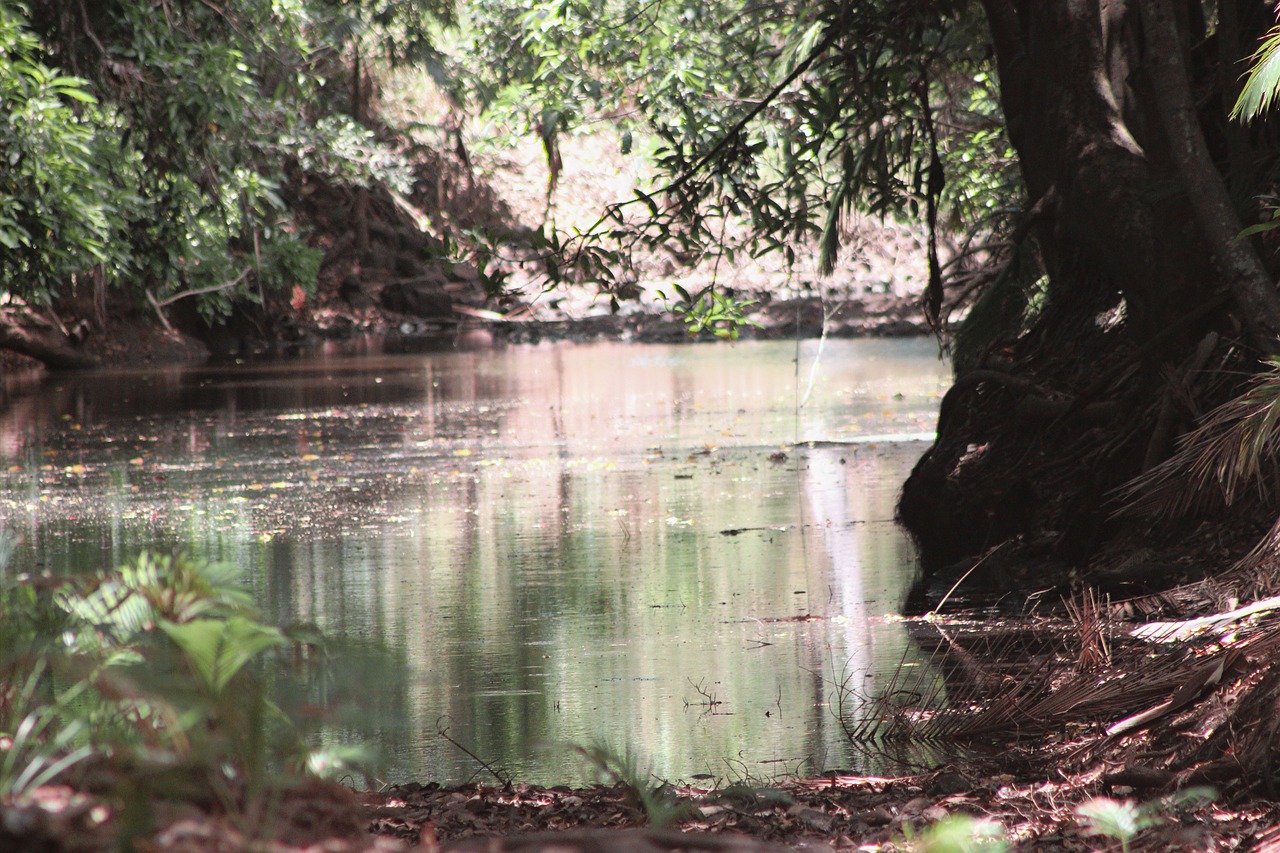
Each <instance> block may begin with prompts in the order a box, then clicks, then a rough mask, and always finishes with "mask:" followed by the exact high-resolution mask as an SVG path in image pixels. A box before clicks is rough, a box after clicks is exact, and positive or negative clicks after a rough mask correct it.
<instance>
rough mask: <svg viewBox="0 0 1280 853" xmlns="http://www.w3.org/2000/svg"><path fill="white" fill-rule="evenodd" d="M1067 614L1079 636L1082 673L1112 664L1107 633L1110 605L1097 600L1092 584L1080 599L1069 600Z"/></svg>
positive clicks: (1079, 661) (1078, 659) (1079, 665)
mask: <svg viewBox="0 0 1280 853" xmlns="http://www.w3.org/2000/svg"><path fill="white" fill-rule="evenodd" d="M1065 603H1066V609H1067V616H1068V617H1069V618H1070V619H1071V622H1072V624H1073V625H1075V629H1076V633H1077V634H1078V636H1079V637H1080V654H1079V655H1078V656H1077V657H1076V666H1077V667H1078V668H1079V670H1080V671H1081V672H1095V671H1097V670H1100V669H1104V668H1105V667H1107V666H1110V665H1111V644H1110V643H1109V642H1108V638H1107V635H1108V633H1109V631H1110V627H1111V619H1110V609H1111V608H1110V605H1107V606H1104V605H1103V604H1102V602H1100V601H1099V600H1098V593H1097V592H1096V591H1095V590H1094V588H1093V587H1085V589H1084V592H1082V593H1081V595H1080V600H1079V601H1076V600H1075V599H1068V600H1067V601H1066V602H1065Z"/></svg>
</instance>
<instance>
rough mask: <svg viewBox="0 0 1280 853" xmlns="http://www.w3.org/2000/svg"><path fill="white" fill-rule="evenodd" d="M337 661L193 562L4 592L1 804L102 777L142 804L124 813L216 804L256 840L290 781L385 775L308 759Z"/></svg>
mask: <svg viewBox="0 0 1280 853" xmlns="http://www.w3.org/2000/svg"><path fill="white" fill-rule="evenodd" d="M329 648H330V647H329V646H328V645H327V644H326V643H325V641H324V640H323V638H322V637H321V636H320V634H319V633H318V632H317V631H316V630H315V629H313V628H310V627H290V628H278V627H276V626H273V625H270V624H267V622H266V621H264V618H263V616H262V614H261V613H259V612H258V611H257V610H256V609H255V608H254V606H253V604H252V600H251V598H250V596H249V593H248V591H247V588H246V587H245V586H244V585H243V583H242V582H241V578H240V574H239V572H238V571H237V570H236V569H235V568H234V567H230V566H226V565H222V564H214V563H206V562H202V561H200V560H197V559H194V558H192V557H190V556H188V555H184V554H174V555H159V554H150V553H143V554H142V555H140V556H139V557H138V558H137V559H136V560H134V561H133V562H131V563H129V564H127V565H125V566H122V567H121V568H119V569H117V570H114V571H108V572H102V573H98V574H94V575H88V576H78V577H73V578H56V579H55V578H48V577H33V576H27V575H12V574H5V575H3V576H0V802H4V801H7V800H11V799H12V798H15V797H21V796H22V795H24V794H28V793H30V792H31V791H32V790H33V789H35V788H37V787H39V786H41V785H45V784H47V783H50V782H52V781H55V780H59V779H62V778H66V777H68V776H70V775H73V774H75V773H76V772H77V771H80V770H85V771H86V772H87V770H88V769H89V768H93V769H95V770H97V771H101V772H102V773H105V775H106V776H107V777H108V778H111V779H113V780H114V783H115V788H116V789H117V791H118V792H124V793H125V799H127V800H132V801H133V802H132V803H126V806H125V809H124V811H125V812H128V811H129V807H130V805H132V806H134V807H137V808H142V809H144V810H145V809H146V808H148V806H147V805H146V804H147V802H149V801H150V800H152V799H154V798H157V797H159V798H171V799H185V800H191V801H196V802H207V803H214V804H217V805H219V806H221V808H222V809H223V810H224V811H225V813H226V814H228V815H231V816H233V817H234V818H236V819H237V822H239V823H240V825H241V826H242V828H244V829H245V830H248V831H251V832H256V831H261V830H262V828H263V827H265V826H266V824H267V823H269V820H270V815H271V811H272V808H273V804H274V803H275V802H276V801H277V799H278V794H279V792H280V791H281V790H282V789H283V787H284V786H285V785H286V784H287V783H288V782H289V780H291V779H294V778H297V777H298V776H301V775H307V774H311V775H329V776H348V775H352V774H358V773H359V772H362V771H361V769H360V768H363V767H369V766H371V765H372V762H373V760H374V755H373V753H372V752H371V751H370V750H368V749H366V748H364V747H361V746H337V747H331V748H327V749H323V750H322V749H316V748H313V747H312V746H310V745H309V744H308V742H307V737H306V735H307V731H306V730H305V727H304V726H303V725H302V724H301V723H299V722H298V720H299V719H300V717H299V715H298V714H297V713H296V710H297V709H300V708H301V707H302V706H303V705H304V704H306V705H308V706H310V707H311V708H315V707H317V706H322V705H324V704H325V699H328V700H332V699H334V698H335V697H336V695H337V694H338V693H340V692H341V691H340V690H336V689H335V683H334V681H333V678H334V675H333V671H332V670H331V668H330V667H328V666H327V662H328V655H329ZM122 823H126V822H124V821H122ZM134 823H135V825H136V826H141V825H144V824H145V823H146V821H141V822H138V821H135V822H134ZM136 826H135V828H136ZM121 831H122V832H126V833H130V832H132V830H130V829H128V828H122V830H121Z"/></svg>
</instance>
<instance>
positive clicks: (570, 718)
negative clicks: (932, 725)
mask: <svg viewBox="0 0 1280 853" xmlns="http://www.w3.org/2000/svg"><path fill="white" fill-rule="evenodd" d="M949 376H950V373H949V369H948V367H947V365H946V364H945V363H943V362H941V361H939V359H938V356H937V347H936V344H935V343H934V342H932V341H928V340H884V341H878V340H877V341H827V342H826V343H825V344H820V343H819V342H817V341H803V342H800V343H799V344H798V345H797V344H796V343H795V342H789V343H788V342H740V343H736V344H733V345H728V344H711V345H701V344H699V345H692V344H690V345H682V346H656V345H655V346H645V345H634V344H631V345H626V344H608V343H601V344H578V345H573V344H559V345H547V346H538V347H509V348H506V349H497V350H493V351H486V352H468V353H464V352H454V351H449V352H440V353H425V354H416V355H408V354H405V355H387V354H380V353H376V352H366V353H363V354H360V355H337V354H335V355H332V356H329V357H321V358H313V359H309V360H305V361H283V362H272V363H267V364H246V365H230V366H221V367H219V366H180V367H168V368H155V369H146V370H111V371H106V372H102V373H95V374H93V375H88V376H83V377H56V378H53V379H51V380H49V381H48V382H46V383H45V384H43V385H42V386H40V387H39V388H38V389H35V390H28V391H18V392H14V393H12V394H11V395H10V397H9V399H8V400H7V405H6V406H5V407H4V409H3V411H2V412H0V472H3V473H2V475H0V565H3V569H0V570H2V571H4V572H7V573H15V572H29V571H47V572H52V573H55V574H57V573H66V572H77V571H85V570H91V569H99V568H105V567H109V566H112V565H118V564H120V563H122V562H124V561H125V560H128V559H131V558H132V557H133V556H134V555H136V554H137V553H138V552H139V551H140V550H141V549H144V548H153V549H155V548H160V549H173V548H189V549H191V550H193V551H194V552H195V553H196V554H198V555H200V556H202V557H205V558H208V559H212V560H219V561H227V562H231V563H234V564H236V565H238V566H240V567H241V568H242V569H243V570H244V572H245V579H246V583H247V584H249V585H250V586H251V588H252V590H253V592H254V594H255V596H256V598H257V600H258V602H259V604H260V606H261V607H262V608H263V610H264V611H265V612H266V613H268V614H269V615H270V617H271V618H272V619H274V620H277V621H278V622H280V623H288V622H308V623H314V624H316V625H317V626H319V627H320V628H321V629H323V630H324V631H326V632H328V633H329V634H331V635H333V636H335V637H338V638H343V639H345V640H346V641H348V642H349V643H352V644H354V645H356V646H360V647H362V648H364V649H365V652H364V653H362V654H360V655H355V656H353V657H352V658H351V661H352V662H350V663H348V664H346V665H345V667H346V668H345V670H344V664H343V663H342V658H341V657H340V658H339V659H338V660H339V663H338V664H337V668H338V674H337V675H336V676H335V679H334V684H333V690H332V698H334V699H335V700H336V704H337V707H336V709H335V711H334V713H335V716H334V717H333V718H332V719H331V721H330V724H329V725H327V726H326V727H325V728H324V729H323V730H322V731H321V732H320V733H319V734H318V737H322V738H324V739H327V740H329V741H341V740H343V739H347V738H355V737H360V738H365V739H372V740H373V741H374V742H376V743H377V744H379V745H380V746H381V747H382V748H383V750H384V752H385V754H386V756H387V758H386V763H385V766H384V767H383V768H382V771H381V773H382V776H381V778H385V779H388V780H391V781H405V780H409V779H416V780H419V781H442V782H443V781H463V780H465V779H468V778H471V777H473V776H475V775H476V774H477V773H478V772H480V771H479V768H478V765H477V763H476V761H475V760H474V759H472V758H471V757H469V756H467V755H466V754H465V753H464V752H462V751H461V750H460V749H458V748H457V747H456V746H455V745H453V744H451V743H450V742H449V741H448V740H446V739H444V738H442V737H440V736H439V734H438V729H439V728H440V727H442V726H443V727H447V730H448V732H449V735H450V737H452V738H453V739H454V740H456V741H457V742H458V743H459V744H462V745H464V746H466V748H467V749H469V750H470V751H471V752H473V753H474V754H475V755H476V756H479V757H481V758H483V759H484V760H485V761H486V762H489V763H490V764H492V765H493V766H494V767H495V768H499V769H501V770H502V771H504V772H505V773H509V774H511V775H512V776H514V777H515V778H517V779H519V780H522V781H528V782H537V783H546V784H554V783H562V782H563V783H572V782H580V781H585V780H588V779H590V776H591V771H590V769H589V768H587V767H585V766H584V762H583V761H582V758H581V756H580V755H579V754H578V753H577V752H576V751H575V750H574V749H573V746H574V745H578V746H583V745H598V744H608V745H609V746H610V747H611V748H612V749H614V750H615V751H618V752H620V753H621V752H626V751H628V750H629V751H632V752H634V754H635V755H636V756H637V760H638V761H639V762H640V763H641V764H642V766H643V767H644V769H648V770H651V771H652V772H653V773H655V774H657V775H659V776H661V777H663V778H670V779H679V778H690V777H693V776H695V775H697V774H708V775H711V776H713V777H715V778H731V779H754V780H761V779H769V778H773V777H775V776H778V775H781V774H784V773H814V772H818V771H821V770H823V769H829V768H836V767H840V768H854V769H862V770H867V769H875V768H874V763H875V760H874V757H868V756H866V755H864V754H862V753H861V752H860V751H859V750H857V749H854V748H852V747H851V746H850V745H849V743H848V742H847V738H846V737H845V736H844V731H843V729H842V727H841V724H840V722H839V720H837V718H836V713H835V709H834V708H833V701H834V699H835V698H836V696H837V694H838V692H839V691H837V690H836V689H835V687H836V685H837V684H843V685H845V686H846V687H848V688H850V691H851V692H849V693H848V694H847V695H846V699H848V698H849V697H850V696H855V697H856V696H866V697H869V696H875V695H877V693H878V691H883V690H884V689H885V685H887V684H889V683H890V682H891V679H892V676H893V673H894V672H895V671H898V670H900V669H901V668H903V667H908V668H910V667H921V666H924V665H925V664H924V662H923V661H921V660H920V659H919V654H918V653H917V652H916V650H915V649H914V647H913V646H912V644H911V643H910V642H909V640H908V639H907V637H906V632H905V630H904V628H903V626H902V624H901V623H900V622H899V621H897V620H896V619H895V618H894V616H893V614H895V613H896V612H897V611H898V609H899V608H900V606H901V604H902V600H903V598H904V595H905V593H906V590H907V589H908V587H909V585H910V584H911V582H912V579H913V577H914V573H915V571H916V568H915V564H914V558H913V555H912V551H911V548H910V545H909V543H908V542H906V541H905V539H904V537H903V535H902V533H901V532H900V531H899V530H898V529H897V528H896V527H895V526H894V524H893V522H892V516H893V502H894V499H895V497H896V494H897V491H898V489H899V488H900V485H901V482H902V480H903V479H904V478H905V476H906V474H907V472H908V471H909V470H910V468H911V466H912V464H914V462H915V460H916V459H917V458H918V457H919V455H920V453H922V452H923V450H924V449H925V447H926V446H927V441H928V440H929V439H931V437H932V430H933V427H934V421H935V418H936V413H937V408H938V404H939V400H940V397H941V394H942V392H943V391H944V390H945V388H946V387H947V385H948V383H949ZM370 649H376V650H378V655H380V657H379V658H378V659H379V660H381V661H383V663H381V664H371V663H370V661H371V660H373V657H374V656H372V653H371V652H369V650H370ZM844 710H845V712H846V715H847V717H851V718H854V719H856V718H857V716H858V714H860V713H863V711H861V710H860V709H859V706H858V703H857V702H856V701H855V702H853V704H852V705H850V704H849V703H848V702H846V704H845V707H844Z"/></svg>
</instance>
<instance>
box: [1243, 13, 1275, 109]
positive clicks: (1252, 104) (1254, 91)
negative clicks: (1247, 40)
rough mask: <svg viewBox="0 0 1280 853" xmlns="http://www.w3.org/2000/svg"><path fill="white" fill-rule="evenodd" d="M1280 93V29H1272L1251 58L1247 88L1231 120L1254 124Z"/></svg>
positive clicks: (1245, 87) (1246, 79) (1245, 85)
mask: <svg viewBox="0 0 1280 853" xmlns="http://www.w3.org/2000/svg"><path fill="white" fill-rule="evenodd" d="M1278 92H1280V27H1276V28H1274V29H1272V30H1271V31H1270V32H1268V33H1267V34H1266V36H1265V37H1264V38H1263V39H1262V43H1261V44H1260V45H1259V46H1258V50H1257V52H1256V53H1254V55H1253V56H1252V57H1251V58H1250V59H1249V73H1248V76H1247V77H1246V78H1245V84H1244V88H1243V89H1241V90H1240V97H1239V98H1237V99H1236V103H1235V106H1234V107H1232V109H1231V117H1232V118H1233V119H1238V120H1240V121H1251V120H1252V119H1255V118H1257V117H1258V116H1260V115H1262V114H1263V113H1264V112H1266V111H1267V110H1268V109H1269V108H1270V107H1271V102H1272V101H1274V100H1275V97H1276V94H1277V93H1278Z"/></svg>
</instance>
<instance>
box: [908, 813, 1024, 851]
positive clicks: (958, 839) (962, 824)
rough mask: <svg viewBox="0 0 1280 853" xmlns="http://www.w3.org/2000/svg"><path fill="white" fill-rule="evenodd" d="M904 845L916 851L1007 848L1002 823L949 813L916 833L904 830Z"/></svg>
mask: <svg viewBox="0 0 1280 853" xmlns="http://www.w3.org/2000/svg"><path fill="white" fill-rule="evenodd" d="M904 841H905V846H906V849H908V850H912V851H916V853H1004V851H1006V850H1008V849H1009V842H1008V840H1007V839H1006V838H1005V834H1004V827H1002V826H1001V825H1000V824H999V823H998V822H996V821H993V820H988V819H985V818H976V817H971V816H969V815H950V816H948V817H945V818H943V819H942V820H940V821H938V822H937V823H935V824H933V825H932V826H930V827H929V828H928V829H925V830H924V831H923V832H921V833H920V834H919V835H915V834H914V833H908V834H907V836H906V838H905V839H904Z"/></svg>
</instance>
